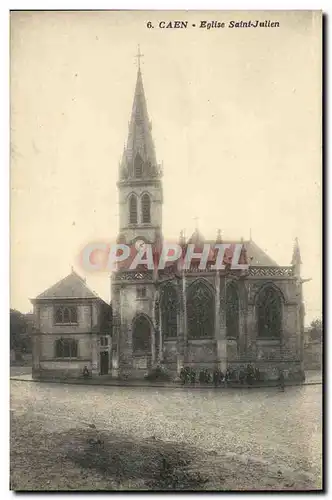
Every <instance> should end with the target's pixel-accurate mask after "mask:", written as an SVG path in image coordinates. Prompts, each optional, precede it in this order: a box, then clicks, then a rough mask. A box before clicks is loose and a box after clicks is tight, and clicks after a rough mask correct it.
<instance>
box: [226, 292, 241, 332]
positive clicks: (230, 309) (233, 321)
mask: <svg viewBox="0 0 332 500" xmlns="http://www.w3.org/2000/svg"><path fill="white" fill-rule="evenodd" d="M226 329H227V337H238V335H239V295H238V290H237V287H236V285H235V284H233V283H230V284H229V285H227V288H226Z"/></svg>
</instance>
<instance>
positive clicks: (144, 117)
mask: <svg viewBox="0 0 332 500" xmlns="http://www.w3.org/2000/svg"><path fill="white" fill-rule="evenodd" d="M140 57H142V56H141V54H140ZM151 130H152V125H151V122H150V120H149V115H148V110H147V105H146V99H145V92H144V87H143V79H142V72H141V68H140V65H139V66H138V71H137V80H136V87H135V94H134V102H133V107H132V112H131V119H130V122H129V132H128V140H127V144H126V146H125V149H124V151H123V156H122V161H121V168H120V178H121V179H123V180H124V179H133V178H145V179H146V178H151V177H153V178H156V177H160V174H161V168H160V165H158V164H157V159H156V153H155V148H154V143H153V139H152V134H151Z"/></svg>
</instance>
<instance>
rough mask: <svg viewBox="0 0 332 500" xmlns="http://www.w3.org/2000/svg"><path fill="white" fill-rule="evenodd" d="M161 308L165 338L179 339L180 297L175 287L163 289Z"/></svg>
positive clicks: (168, 286) (170, 286)
mask: <svg viewBox="0 0 332 500" xmlns="http://www.w3.org/2000/svg"><path fill="white" fill-rule="evenodd" d="M160 308H161V328H162V334H163V337H164V338H172V337H177V311H178V296H177V292H176V289H175V287H174V285H170V284H169V285H165V286H164V287H163V289H162V291H161V302H160Z"/></svg>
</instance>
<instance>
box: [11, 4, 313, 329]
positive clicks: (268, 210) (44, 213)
mask: <svg viewBox="0 0 332 500" xmlns="http://www.w3.org/2000/svg"><path fill="white" fill-rule="evenodd" d="M249 19H252V20H256V19H262V20H265V19H270V20H272V21H278V22H279V24H280V26H279V28H255V29H254V28H238V29H229V28H225V29H210V30H206V29H201V28H199V27H198V26H199V24H200V21H201V20H207V21H213V20H215V21H220V22H222V21H224V22H225V23H226V26H227V24H228V22H229V21H230V20H235V21H240V20H243V21H246V20H249ZM169 20H172V21H173V20H189V27H188V28H187V29H178V30H177V29H160V28H159V27H158V23H159V21H169ZM148 21H151V22H152V24H153V25H154V28H153V29H151V28H150V29H149V28H147V22H148ZM192 24H196V27H195V28H193V27H192ZM138 44H140V47H141V51H142V53H143V54H144V57H143V58H142V62H141V69H142V74H143V83H144V88H145V94H146V98H147V105H148V112H149V116H150V119H151V121H152V134H153V138H154V142H155V147H156V154H157V159H158V161H159V162H160V163H162V164H163V169H164V178H163V190H164V207H163V232H164V236H165V238H170V239H172V238H176V239H178V236H179V233H180V231H181V229H183V228H184V229H185V232H186V235H187V236H188V237H189V236H190V235H191V233H192V232H193V231H194V229H195V225H196V222H195V220H194V218H195V217H198V225H199V229H200V231H201V232H202V233H203V235H204V236H205V237H206V238H214V237H215V236H216V233H217V229H221V230H222V233H223V236H224V237H225V239H226V238H229V239H231V238H241V237H243V238H244V239H248V238H249V234H250V230H251V234H252V238H253V240H254V241H255V242H256V243H257V244H258V245H259V246H260V247H261V248H262V249H264V250H265V251H266V252H267V253H268V254H269V255H270V256H271V257H272V258H273V259H274V260H276V261H277V262H278V264H280V265H289V264H290V261H291V256H292V249H293V244H294V239H295V237H298V239H299V244H300V248H301V256H302V261H303V266H302V275H303V277H304V278H312V280H311V281H310V282H307V283H305V284H304V285H303V286H304V299H305V304H306V323H309V322H310V321H311V320H312V319H313V318H316V317H320V316H321V310H322V128H321V122H322V118H321V116H322V114H321V113H322V111H321V85H322V81H321V73H322V71H321V67H322V60H321V21H320V13H318V12H310V11H287V12H282V11H281V12H277V11H276V12H266V13H264V12H259V13H255V12H239V11H237V12H233V13H232V12H227V11H216V12H213V11H210V12H199V11H198V12H194V11H191V12H184V11H182V12H179V11H178V12H169V11H165V12H162V11H153V12H145V11H140V12H138V11H136V12H134V11H126V12H121V11H117V12H115V11H114V12H112V11H109V12H91V11H90V12H78V11H75V12H61V11H59V12H47V11H45V12H33V11H30V12H12V13H11V75H10V89H11V307H14V308H16V309H19V310H20V311H22V312H27V311H29V310H31V308H32V306H31V303H30V300H29V299H31V298H34V297H36V296H37V295H38V294H39V293H41V292H42V291H44V290H45V289H46V288H48V287H50V286H51V285H53V284H54V283H55V282H57V281H58V280H60V279H61V278H63V277H65V276H66V275H67V274H69V273H70V272H71V267H72V266H74V268H75V270H77V272H78V273H79V274H81V275H85V276H86V278H87V283H88V285H89V286H90V287H91V288H92V289H93V290H95V291H96V292H97V293H98V294H99V295H100V296H101V297H102V298H104V299H105V300H107V301H109V300H110V280H109V275H108V274H107V273H106V272H103V273H87V272H86V271H84V270H82V269H80V267H79V263H78V256H79V253H80V251H81V249H82V248H83V247H84V246H85V245H86V244H88V243H91V242H93V241H105V240H106V241H113V240H114V238H115V237H116V235H117V233H118V193H117V188H116V181H117V175H118V164H119V161H120V159H121V155H122V151H123V147H124V143H125V142H126V140H127V134H128V122H129V119H130V113H131V107H132V101H133V96H134V88H135V83H136V74H137V61H136V59H135V54H136V53H137V45H138Z"/></svg>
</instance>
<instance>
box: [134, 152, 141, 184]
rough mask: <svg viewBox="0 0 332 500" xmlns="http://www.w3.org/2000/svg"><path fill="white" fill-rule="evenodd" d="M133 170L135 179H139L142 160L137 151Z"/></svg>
mask: <svg viewBox="0 0 332 500" xmlns="http://www.w3.org/2000/svg"><path fill="white" fill-rule="evenodd" d="M134 171H135V177H136V178H137V179H140V178H141V177H142V175H143V160H142V158H141V155H140V154H139V153H137V155H136V156H135V161H134Z"/></svg>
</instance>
